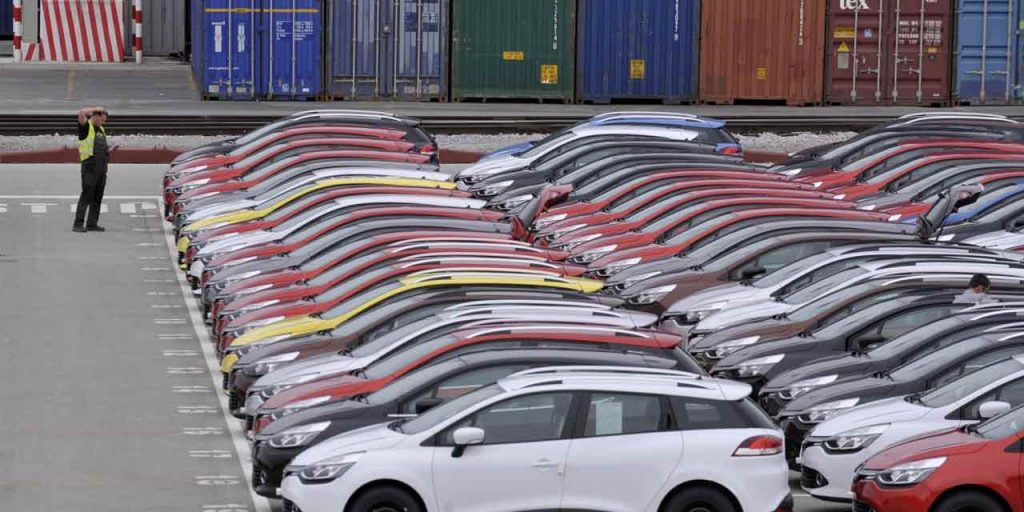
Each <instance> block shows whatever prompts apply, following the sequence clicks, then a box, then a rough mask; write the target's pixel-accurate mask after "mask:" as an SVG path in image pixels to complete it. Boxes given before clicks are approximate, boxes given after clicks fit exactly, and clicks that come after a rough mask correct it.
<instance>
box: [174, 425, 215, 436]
mask: <svg viewBox="0 0 1024 512" xmlns="http://www.w3.org/2000/svg"><path fill="white" fill-rule="evenodd" d="M181 433H182V434H185V435H186V436H219V435H221V434H223V433H224V429H222V428H220V427H185V428H182V429H181Z"/></svg>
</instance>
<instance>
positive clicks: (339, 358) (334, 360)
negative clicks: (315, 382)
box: [252, 353, 376, 390]
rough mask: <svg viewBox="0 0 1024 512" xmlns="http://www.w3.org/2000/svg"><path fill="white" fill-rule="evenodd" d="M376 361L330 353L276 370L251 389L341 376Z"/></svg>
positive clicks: (258, 381)
mask: <svg viewBox="0 0 1024 512" xmlns="http://www.w3.org/2000/svg"><path fill="white" fill-rule="evenodd" d="M375 360H376V357H351V356H343V355H339V354H337V353H331V354H326V355H321V356H316V357H310V358H309V359H303V360H301V361H297V362H294V363H292V364H289V365H287V366H284V367H282V368H278V369H276V370H274V371H272V372H270V373H268V374H266V375H264V376H262V377H260V378H259V380H257V381H256V382H255V383H253V385H252V389H253V390H256V389H263V388H267V387H270V386H276V385H278V384H292V383H293V382H291V381H292V380H293V379H295V378H296V377H301V376H303V375H309V374H316V375H317V376H318V377H317V379H322V378H325V377H331V376H335V375H342V374H346V373H350V372H354V371H356V370H361V369H363V368H366V366H367V365H368V364H370V363H372V362H373V361H375Z"/></svg>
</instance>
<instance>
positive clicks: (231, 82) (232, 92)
mask: <svg viewBox="0 0 1024 512" xmlns="http://www.w3.org/2000/svg"><path fill="white" fill-rule="evenodd" d="M233 4H234V1H233V0H228V26H227V27H225V28H227V30H225V31H224V36H225V37H224V38H225V39H226V41H224V43H225V44H226V45H227V47H228V97H229V98H230V97H233V96H234V95H235V80H234V66H233V64H234V61H235V59H234V56H235V44H234V41H232V40H231V39H232V38H231V32H232V31H233V30H235V24H234V23H233V22H232V19H233V17H232V16H231V15H232V14H233V13H234V5H233ZM237 38H238V36H237V35H235V39H237Z"/></svg>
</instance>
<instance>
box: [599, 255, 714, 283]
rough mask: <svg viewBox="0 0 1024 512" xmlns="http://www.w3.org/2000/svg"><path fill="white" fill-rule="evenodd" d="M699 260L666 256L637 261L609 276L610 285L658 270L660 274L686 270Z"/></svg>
mask: <svg viewBox="0 0 1024 512" xmlns="http://www.w3.org/2000/svg"><path fill="white" fill-rule="evenodd" d="M698 263H699V262H697V261H693V260H692V259H690V258H665V259H662V260H654V261H648V262H642V263H637V264H636V265H633V266H631V267H629V268H626V269H624V270H622V271H620V272H618V273H616V274H615V275H613V276H611V277H609V278H608V280H607V281H606V283H607V284H608V286H618V285H621V284H622V283H623V282H625V281H629V280H631V279H633V278H634V277H636V276H643V275H647V274H651V273H653V272H657V273H658V275H665V274H670V273H679V272H685V271H686V270H687V269H689V268H690V267H693V266H694V265H697V264H698Z"/></svg>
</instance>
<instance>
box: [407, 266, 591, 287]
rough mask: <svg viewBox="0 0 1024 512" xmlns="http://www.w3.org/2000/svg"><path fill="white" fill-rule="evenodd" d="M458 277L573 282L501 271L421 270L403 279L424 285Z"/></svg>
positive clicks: (539, 273)
mask: <svg viewBox="0 0 1024 512" xmlns="http://www.w3.org/2000/svg"><path fill="white" fill-rule="evenodd" d="M459 277H520V278H523V279H543V280H545V281H551V282H558V283H566V284H567V283H571V282H573V280H570V279H569V278H566V277H562V276H560V275H554V274H552V273H550V272H543V271H532V272H531V271H529V270H502V269H495V270H486V271H485V270H482V269H462V270H460V271H457V272H456V271H455V269H438V270H421V271H419V272H413V273H412V274H409V275H408V276H406V277H405V279H407V280H408V281H410V282H412V283H424V282H429V281H442V280H450V279H455V278H459Z"/></svg>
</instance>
